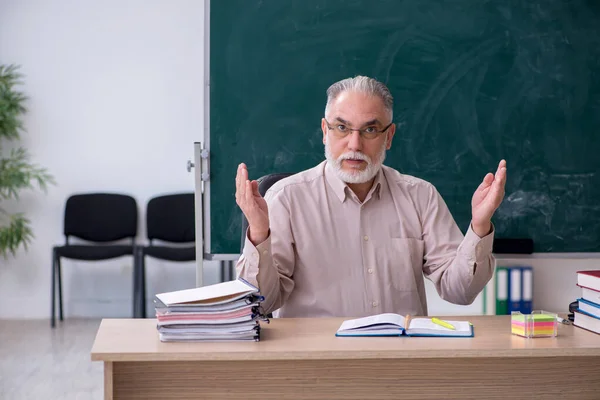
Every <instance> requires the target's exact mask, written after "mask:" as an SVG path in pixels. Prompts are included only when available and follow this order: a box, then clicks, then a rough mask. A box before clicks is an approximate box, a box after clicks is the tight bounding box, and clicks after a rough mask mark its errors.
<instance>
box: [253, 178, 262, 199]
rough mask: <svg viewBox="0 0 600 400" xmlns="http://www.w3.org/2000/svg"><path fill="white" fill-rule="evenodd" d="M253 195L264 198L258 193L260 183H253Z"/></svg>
mask: <svg viewBox="0 0 600 400" xmlns="http://www.w3.org/2000/svg"><path fill="white" fill-rule="evenodd" d="M252 194H253V195H254V196H258V197H262V196H261V195H260V192H259V191H258V182H257V181H252Z"/></svg>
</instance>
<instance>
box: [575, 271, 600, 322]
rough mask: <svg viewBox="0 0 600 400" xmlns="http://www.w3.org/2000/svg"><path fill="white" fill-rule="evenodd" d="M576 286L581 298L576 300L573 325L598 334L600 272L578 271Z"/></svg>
mask: <svg viewBox="0 0 600 400" xmlns="http://www.w3.org/2000/svg"><path fill="white" fill-rule="evenodd" d="M577 286H579V287H580V289H581V297H580V298H579V299H577V303H578V306H577V309H576V310H575V312H574V313H573V314H574V320H573V325H575V326H578V327H580V328H583V329H587V330H588V331H592V332H595V333H600V270H596V271H578V272H577Z"/></svg>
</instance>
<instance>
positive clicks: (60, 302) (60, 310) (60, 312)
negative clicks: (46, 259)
mask: <svg viewBox="0 0 600 400" xmlns="http://www.w3.org/2000/svg"><path fill="white" fill-rule="evenodd" d="M60 270H61V267H60V257H59V256H57V257H56V272H57V277H58V319H60V320H61V321H62V320H63V299H62V276H61V275H62V274H61V272H60Z"/></svg>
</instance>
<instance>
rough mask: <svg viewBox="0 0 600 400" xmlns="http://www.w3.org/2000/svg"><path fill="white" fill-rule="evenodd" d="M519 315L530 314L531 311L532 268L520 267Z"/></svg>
mask: <svg viewBox="0 0 600 400" xmlns="http://www.w3.org/2000/svg"><path fill="white" fill-rule="evenodd" d="M521 285H522V287H521V310H520V311H521V313H523V314H531V312H532V309H533V268H532V267H521Z"/></svg>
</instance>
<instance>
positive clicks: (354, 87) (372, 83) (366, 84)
mask: <svg viewBox="0 0 600 400" xmlns="http://www.w3.org/2000/svg"><path fill="white" fill-rule="evenodd" d="M346 91H354V92H361V93H366V94H369V95H372V96H376V97H379V98H380V99H381V100H382V101H383V105H384V106H385V108H386V110H387V111H388V112H389V114H390V121H391V120H392V119H393V118H394V98H393V97H392V94H391V93H390V90H389V89H388V88H387V86H386V85H384V84H383V83H381V82H379V81H378V80H376V79H373V78H369V77H367V76H361V75H359V76H355V77H354V78H346V79H342V80H341V81H338V82H336V83H334V84H333V85H331V86H329V88H328V89H327V104H326V105H325V115H327V114H328V112H329V108H330V105H331V103H332V102H333V101H334V100H335V99H336V98H337V97H338V96H339V95H340V94H341V93H343V92H346Z"/></svg>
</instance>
